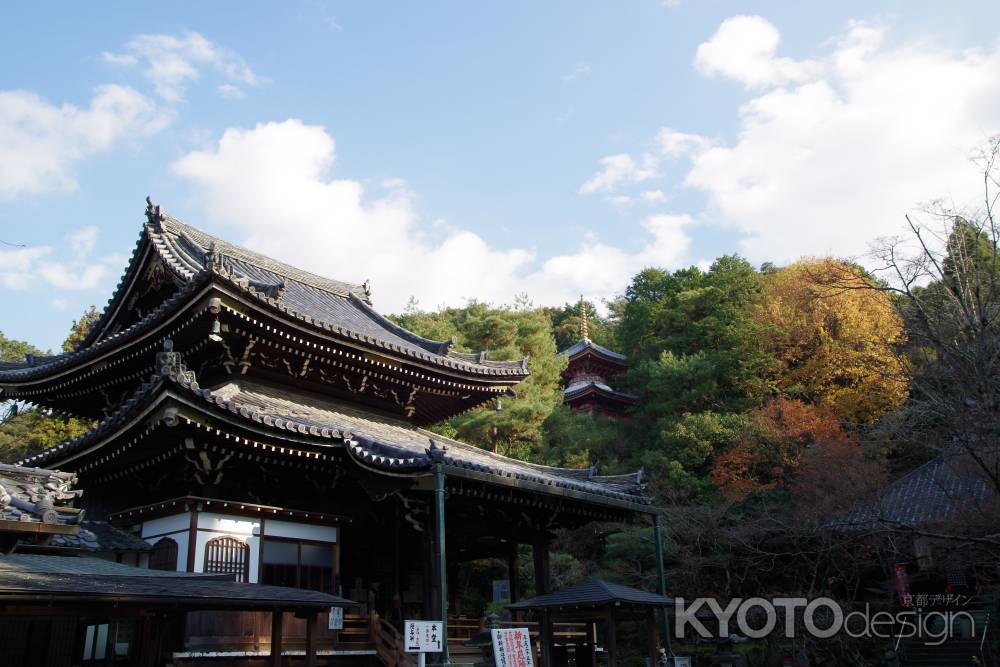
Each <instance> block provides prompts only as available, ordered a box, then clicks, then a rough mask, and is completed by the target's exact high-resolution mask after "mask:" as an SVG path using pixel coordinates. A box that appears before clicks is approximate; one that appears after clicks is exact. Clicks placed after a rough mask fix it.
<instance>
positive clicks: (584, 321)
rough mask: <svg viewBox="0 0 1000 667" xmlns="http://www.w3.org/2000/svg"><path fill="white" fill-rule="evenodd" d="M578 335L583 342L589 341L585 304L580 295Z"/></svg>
mask: <svg viewBox="0 0 1000 667" xmlns="http://www.w3.org/2000/svg"><path fill="white" fill-rule="evenodd" d="M580 318H581V319H580V334H581V335H582V336H583V339H584V340H590V330H589V329H588V328H587V303H586V302H585V301H584V300H583V295H582V294H581V295H580Z"/></svg>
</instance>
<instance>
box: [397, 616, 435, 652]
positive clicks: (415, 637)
mask: <svg viewBox="0 0 1000 667" xmlns="http://www.w3.org/2000/svg"><path fill="white" fill-rule="evenodd" d="M443 648H444V647H443V641H442V637H441V621H404V623H403V650H404V651H406V652H407V653H440V652H441V651H442V650H443Z"/></svg>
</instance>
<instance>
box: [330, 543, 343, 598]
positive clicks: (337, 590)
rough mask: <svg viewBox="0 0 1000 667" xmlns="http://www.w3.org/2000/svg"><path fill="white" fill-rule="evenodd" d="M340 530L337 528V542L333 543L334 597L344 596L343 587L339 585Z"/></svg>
mask: <svg viewBox="0 0 1000 667" xmlns="http://www.w3.org/2000/svg"><path fill="white" fill-rule="evenodd" d="M341 530H343V529H342V528H340V527H338V528H337V541H336V542H334V543H333V594H334V595H340V596H343V595H344V589H343V586H341V583H340V538H341V535H340V531H341Z"/></svg>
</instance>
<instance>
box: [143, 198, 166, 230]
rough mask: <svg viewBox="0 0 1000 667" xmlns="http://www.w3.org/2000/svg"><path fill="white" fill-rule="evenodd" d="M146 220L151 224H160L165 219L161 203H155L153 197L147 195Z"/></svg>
mask: <svg viewBox="0 0 1000 667" xmlns="http://www.w3.org/2000/svg"><path fill="white" fill-rule="evenodd" d="M146 221H147V222H149V224H151V225H159V224H160V222H162V221H163V213H162V211H161V210H160V205H159V204H154V203H153V198H152V197H150V196H149V195H146Z"/></svg>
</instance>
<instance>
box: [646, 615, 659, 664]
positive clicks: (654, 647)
mask: <svg viewBox="0 0 1000 667" xmlns="http://www.w3.org/2000/svg"><path fill="white" fill-rule="evenodd" d="M656 634H657V633H656V607H650V608H649V613H648V614H647V615H646V636H647V637H648V638H649V646H648V647H647V648H648V649H649V664H650V667H655V666H656V664H657V661H659V659H660V650H659V641H658V637H657V636H656Z"/></svg>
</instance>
